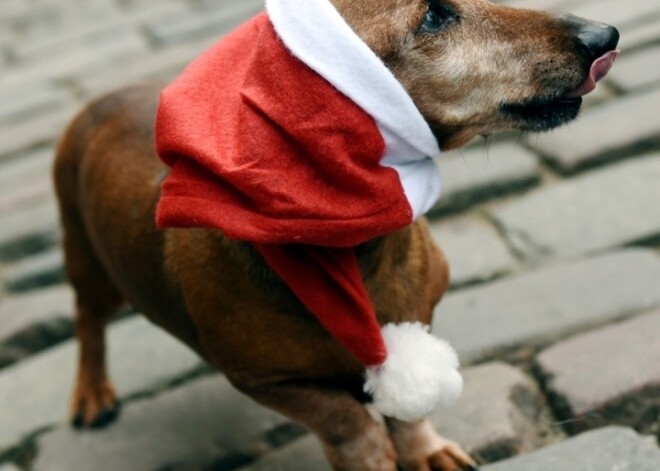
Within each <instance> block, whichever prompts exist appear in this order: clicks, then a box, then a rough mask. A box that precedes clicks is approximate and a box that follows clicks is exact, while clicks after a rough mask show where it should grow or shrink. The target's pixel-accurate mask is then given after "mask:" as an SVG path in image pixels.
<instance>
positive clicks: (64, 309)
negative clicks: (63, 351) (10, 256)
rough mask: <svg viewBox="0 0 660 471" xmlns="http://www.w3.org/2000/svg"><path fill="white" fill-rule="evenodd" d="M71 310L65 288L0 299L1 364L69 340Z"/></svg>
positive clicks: (69, 292)
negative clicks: (67, 338)
mask: <svg viewBox="0 0 660 471" xmlns="http://www.w3.org/2000/svg"><path fill="white" fill-rule="evenodd" d="M73 310H74V300H73V292H72V290H71V288H69V287H68V286H66V285H61V286H53V287H50V288H47V289H43V290H38V291H33V292H31V293H29V294H23V295H17V296H9V297H7V298H5V299H3V300H2V301H1V302H0V319H2V322H1V323H0V365H7V364H9V363H13V362H14V361H17V360H19V359H21V358H23V357H25V356H27V355H28V354H30V353H33V352H36V351H38V350H43V349H44V348H47V347H50V346H51V345H53V344H55V343H57V342H59V341H61V340H63V339H64V338H66V337H70V336H71V335H72V334H73Z"/></svg>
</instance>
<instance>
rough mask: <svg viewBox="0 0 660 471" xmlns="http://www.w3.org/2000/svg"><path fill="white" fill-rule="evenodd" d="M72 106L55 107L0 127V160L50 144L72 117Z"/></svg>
mask: <svg viewBox="0 0 660 471" xmlns="http://www.w3.org/2000/svg"><path fill="white" fill-rule="evenodd" d="M73 113H74V110H73V109H72V108H66V107H65V108H57V109H54V110H52V111H49V112H45V113H41V114H39V115H36V116H34V117H33V118H32V119H30V120H29V121H27V122H20V121H19V122H17V123H12V124H7V125H4V126H2V127H0V161H2V160H3V158H4V157H6V156H9V155H11V154H17V153H19V152H21V151H26V150H30V149H33V148H36V147H39V146H43V145H47V144H52V143H53V142H55V140H56V138H57V137H59V135H60V134H61V133H62V132H63V131H64V127H65V125H66V123H67V121H69V120H70V119H72V118H73Z"/></svg>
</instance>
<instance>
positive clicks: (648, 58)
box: [609, 46, 660, 91]
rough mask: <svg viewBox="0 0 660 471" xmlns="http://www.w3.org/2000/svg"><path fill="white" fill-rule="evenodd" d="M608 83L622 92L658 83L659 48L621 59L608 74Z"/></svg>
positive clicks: (645, 50) (659, 75)
mask: <svg viewBox="0 0 660 471" xmlns="http://www.w3.org/2000/svg"><path fill="white" fill-rule="evenodd" d="M609 81H610V82H612V83H613V84H614V85H616V86H617V87H618V88H619V89H621V90H624V91H632V90H634V89H636V88H642V87H649V86H653V85H657V84H658V83H660V46H656V47H654V48H650V49H643V50H641V51H638V52H635V53H631V54H630V55H624V56H623V57H621V59H620V60H619V61H617V64H616V67H614V68H613V69H612V71H611V72H610V75H609Z"/></svg>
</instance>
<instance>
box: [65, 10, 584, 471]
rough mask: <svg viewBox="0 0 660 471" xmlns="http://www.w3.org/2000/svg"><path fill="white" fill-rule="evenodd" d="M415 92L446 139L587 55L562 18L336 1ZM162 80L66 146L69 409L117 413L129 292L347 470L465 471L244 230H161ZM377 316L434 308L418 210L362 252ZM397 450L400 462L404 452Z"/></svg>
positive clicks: (119, 101)
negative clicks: (73, 362) (72, 315)
mask: <svg viewBox="0 0 660 471" xmlns="http://www.w3.org/2000/svg"><path fill="white" fill-rule="evenodd" d="M334 3H335V4H336V6H337V8H338V9H339V11H340V12H341V13H342V15H343V16H344V17H345V18H346V19H347V21H348V22H349V24H351V26H352V27H353V28H354V29H355V31H356V32H357V33H358V34H359V35H360V36H361V37H362V38H363V39H364V40H365V41H366V42H367V43H368V44H369V45H370V46H371V47H372V48H373V50H374V51H376V52H377V53H378V54H379V55H380V56H381V57H382V58H383V59H384V61H385V62H386V63H387V65H388V66H389V67H390V68H391V69H392V70H393V71H394V73H395V75H396V76H397V77H398V78H399V80H400V81H401V82H402V83H403V85H404V86H405V87H406V88H407V89H408V91H409V92H410V94H411V96H412V97H413V100H414V101H415V102H416V104H417V105H418V107H419V108H420V110H421V111H422V112H423V114H424V116H425V118H426V119H427V120H428V121H429V123H431V125H432V127H433V129H434V130H435V132H436V135H437V136H438V137H439V138H440V139H441V143H442V147H443V148H444V149H448V148H453V147H456V146H458V145H461V144H463V143H465V142H467V141H469V140H470V139H471V138H472V137H474V136H475V135H477V134H483V133H490V132H493V131H495V130H497V129H502V128H507V127H515V126H518V124H517V123H516V122H514V121H513V120H512V119H511V118H510V117H507V116H503V115H502V114H501V113H500V112H499V111H498V110H497V107H498V105H499V104H500V103H502V102H519V101H524V100H526V99H528V98H532V97H537V96H539V95H549V96H556V95H557V93H558V92H557V90H559V91H566V90H569V89H571V88H575V87H576V86H577V85H578V84H579V83H580V81H581V80H582V79H583V78H584V76H585V73H586V70H585V67H587V68H588V64H587V65H586V66H585V61H584V59H583V58H580V56H579V54H578V53H577V52H576V51H575V47H574V41H573V40H572V39H571V37H570V34H569V33H568V32H567V31H566V30H565V29H563V28H562V26H561V21H560V20H559V19H558V18H557V17H553V16H551V15H550V14H547V13H540V12H532V11H525V10H514V9H510V8H505V7H501V6H495V5H492V4H488V3H485V2H483V1H479V0H460V1H459V0H452V1H451V2H447V3H448V4H451V5H452V6H453V7H454V8H455V9H456V10H457V11H458V12H459V14H460V15H461V22H460V24H458V25H455V26H453V27H450V28H448V29H447V30H446V31H444V32H442V33H440V34H437V35H430V34H418V26H419V24H420V22H421V21H422V18H423V17H424V15H425V12H426V8H427V3H426V2H424V1H422V0H364V1H352V0H335V1H334ZM157 97H158V89H157V88H154V87H150V86H141V87H133V88H129V89H126V90H123V91H120V92H117V93H115V94H112V95H109V96H107V97H105V98H102V99H100V100H98V101H96V102H94V103H92V104H90V105H89V106H88V107H87V108H86V109H84V110H83V111H82V112H81V113H80V114H79V115H78V116H77V118H76V119H75V120H74V122H73V123H72V124H71V126H70V127H69V129H68V130H67V132H66V134H65V136H64V138H63V140H62V141H61V144H60V146H59V149H58V153H57V161H56V166H55V181H56V188H57V195H58V198H59V202H60V208H61V217H62V223H63V225H64V231H65V252H66V265H67V271H68V275H69V278H70V280H71V283H72V284H73V286H74V288H75V290H76V293H77V319H78V326H79V327H78V338H79V341H80V345H81V349H80V368H79V376H78V381H77V386H76V389H75V392H74V399H73V403H72V414H73V416H74V417H76V420H77V422H78V423H79V424H81V425H88V426H89V425H95V424H99V423H101V422H105V421H107V420H108V419H110V418H112V416H113V415H114V411H115V408H116V400H115V395H114V391H113V389H112V386H111V384H110V381H109V379H108V377H107V374H106V371H105V363H104V340H103V332H104V327H105V324H106V322H107V321H108V319H109V317H110V316H111V315H112V313H113V312H114V311H115V309H116V308H117V307H118V306H119V305H120V304H122V303H123V302H127V303H130V304H131V305H132V306H133V307H134V308H135V309H137V310H139V311H140V312H143V313H144V314H145V315H146V316H147V317H149V318H150V319H151V320H152V321H153V322H155V323H156V324H158V325H160V326H162V327H163V328H164V329H166V330H167V331H168V332H170V333H171V334H172V335H174V336H176V337H178V338H179V339H180V340H181V341H183V342H184V343H186V344H187V345H188V346H189V347H190V348H192V349H193V350H195V351H196V352H197V353H199V355H200V356H202V357H203V358H205V359H206V360H207V361H208V362H209V363H211V364H212V365H213V366H215V367H216V368H218V369H219V370H222V371H223V372H224V373H225V374H226V375H227V377H228V378H229V380H230V381H231V382H232V383H233V384H234V385H235V386H236V387H237V388H239V389H240V390H242V391H244V392H245V393H247V394H249V395H250V396H251V397H253V398H254V399H256V400H257V401H259V402H261V403H262V404H265V405H266V406H269V407H271V408H273V409H275V410H278V411H280V412H282V413H284V414H286V415H288V416H289V417H292V418H293V419H295V420H298V421H300V422H302V423H303V424H305V425H306V426H307V427H309V428H310V429H311V430H312V431H314V432H315V433H316V434H317V435H318V436H319V438H320V439H321V441H322V442H323V445H324V447H325V450H326V454H327V456H328V458H329V460H330V462H331V463H332V465H333V466H334V468H335V469H337V470H351V471H354V470H364V471H394V470H395V469H396V466H397V461H398V462H399V464H400V465H401V466H402V467H403V469H406V470H411V471H412V470H442V471H455V470H457V469H460V468H462V467H466V466H468V464H470V463H472V461H471V460H470V458H469V457H467V456H466V455H465V453H463V452H462V451H461V450H460V448H458V447H457V446H456V445H455V444H452V443H451V442H447V441H446V440H443V439H441V438H440V437H438V436H437V435H436V434H435V432H433V430H432V428H431V427H430V424H429V423H428V422H427V421H421V422H418V423H415V424H404V423H401V422H398V421H395V420H388V426H389V432H388V428H387V427H386V426H385V425H383V424H381V423H379V422H377V421H375V420H374V419H373V418H372V417H371V416H370V415H369V414H368V413H367V411H366V409H365V408H364V407H363V405H362V403H361V399H364V398H362V397H361V392H360V385H361V383H362V378H361V373H362V367H361V365H359V364H358V363H357V361H356V360H355V359H354V358H353V357H352V356H351V355H350V354H349V353H348V352H347V351H346V350H345V349H343V348H342V347H341V346H340V345H339V344H338V343H337V342H336V341H335V340H334V339H333V338H332V337H331V336H330V335H329V334H328V333H327V332H326V331H325V330H324V329H323V328H322V327H321V326H320V325H319V324H318V323H317V322H316V320H315V319H314V318H313V317H312V316H310V315H309V314H308V313H307V312H306V311H305V309H304V308H303V307H302V306H301V304H300V303H299V302H298V301H297V299H296V298H295V297H294V296H293V295H292V294H291V292H290V291H289V290H288V289H287V288H286V287H285V286H284V285H283V284H282V282H281V281H279V280H278V279H277V277H275V276H274V275H273V273H272V272H271V271H270V269H269V268H268V267H267V266H266V265H265V264H264V263H263V261H262V260H261V259H260V258H259V256H257V255H256V253H255V252H254V251H253V250H252V249H251V247H250V246H249V245H248V244H245V243H240V242H235V241H231V240H228V239H226V238H225V237H224V236H223V235H222V234H221V233H219V232H217V231H214V230H206V229H197V230H174V229H172V230H165V231H158V230H157V229H156V227H155V225H154V208H155V205H156V202H157V200H158V196H159V185H160V183H161V181H162V179H163V178H164V177H165V175H166V173H167V171H166V168H165V167H164V166H163V165H162V164H161V163H160V161H159V160H158V159H157V157H156V155H155V153H154V149H153V144H152V143H153V120H154V116H155V110H156V106H157ZM358 253H359V259H360V263H361V268H362V271H363V275H364V278H365V282H366V285H367V287H368V290H369V293H370V295H371V298H372V300H373V303H374V305H375V306H376V309H377V312H378V317H379V320H380V322H382V323H387V322H399V321H402V320H418V321H421V322H426V323H428V322H430V321H431V314H432V310H433V307H434V306H435V304H436V303H437V302H438V301H439V299H440V297H441V296H442V294H443V293H444V291H445V290H446V289H447V285H448V268H447V264H446V262H445V259H444V257H443V255H442V252H441V251H440V250H439V248H438V247H437V246H436V245H435V244H434V243H433V241H432V240H431V237H430V235H429V232H428V230H427V227H426V222H425V221H424V220H420V221H418V222H416V223H415V224H413V225H412V226H410V227H408V228H407V229H405V230H402V231H400V232H397V233H395V234H391V235H389V236H386V237H383V238H381V239H379V240H375V241H372V242H370V243H368V244H365V245H364V246H362V247H359V248H358ZM397 457H398V458H397Z"/></svg>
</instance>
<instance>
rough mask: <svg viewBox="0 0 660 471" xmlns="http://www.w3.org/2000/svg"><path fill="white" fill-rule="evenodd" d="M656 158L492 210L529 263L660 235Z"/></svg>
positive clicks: (659, 156)
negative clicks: (552, 256)
mask: <svg viewBox="0 0 660 471" xmlns="http://www.w3.org/2000/svg"><path fill="white" fill-rule="evenodd" d="M658 182H660V154H654V155H651V156H648V157H645V158H641V159H636V160H634V161H629V162H623V163H621V164H617V165H612V166H608V167H606V168H604V169H602V170H598V171H595V172H591V173H589V174H586V175H583V176H581V177H578V178H575V179H571V180H566V181H563V182H561V183H558V184H556V185H552V186H547V187H544V188H541V189H539V190H537V191H534V192H532V193H530V194H528V195H525V196H524V197H523V198H519V199H517V200H515V201H511V202H509V203H506V204H504V205H501V206H498V207H495V208H493V209H492V214H493V217H494V218H495V219H496V220H497V222H498V224H499V225H500V226H501V227H502V228H503V229H504V231H505V233H506V234H507V236H508V237H509V239H510V241H511V243H513V244H514V245H515V246H516V247H517V248H518V249H519V250H520V251H521V252H522V253H524V254H525V255H526V256H528V257H531V258H539V257H545V256H549V255H560V256H573V255H578V254H584V253H590V252H596V251H601V250H604V249H609V248H612V247H617V246H620V245H628V244H632V243H636V242H647V241H652V240H654V239H655V238H657V237H658V236H660V211H658V202H660V185H659V184H658Z"/></svg>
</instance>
